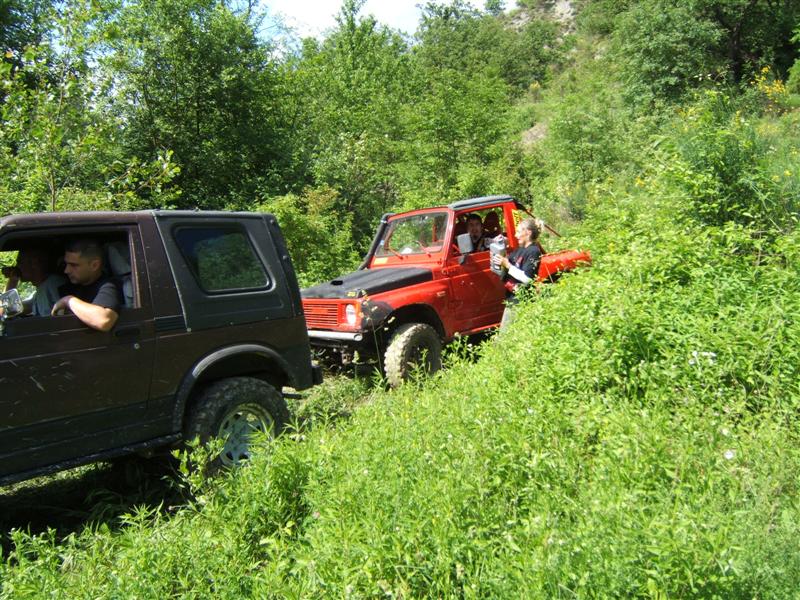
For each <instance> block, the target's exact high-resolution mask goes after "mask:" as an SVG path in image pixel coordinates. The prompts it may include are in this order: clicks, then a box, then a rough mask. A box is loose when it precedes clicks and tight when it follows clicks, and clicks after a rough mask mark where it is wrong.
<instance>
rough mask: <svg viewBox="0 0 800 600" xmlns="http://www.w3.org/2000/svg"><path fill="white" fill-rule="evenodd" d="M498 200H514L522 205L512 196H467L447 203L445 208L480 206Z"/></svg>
mask: <svg viewBox="0 0 800 600" xmlns="http://www.w3.org/2000/svg"><path fill="white" fill-rule="evenodd" d="M498 202H514V203H515V204H516V205H517V206H519V207H520V208H521V207H522V205H521V204H520V203H519V201H518V200H517V199H516V198H514V197H513V196H481V197H480V198H467V199H466V200H457V201H455V202H451V203H450V204H448V205H447V208H452V209H453V210H464V209H468V208H481V207H482V206H485V205H489V204H497V203H498Z"/></svg>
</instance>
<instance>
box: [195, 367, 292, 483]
mask: <svg viewBox="0 0 800 600" xmlns="http://www.w3.org/2000/svg"><path fill="white" fill-rule="evenodd" d="M288 420H289V410H288V409H287V407H286V402H285V401H284V399H283V396H281V394H280V393H279V392H278V391H277V390H276V389H275V388H274V387H272V386H271V385H270V384H268V383H266V382H265V381H262V380H260V379H255V378H253V377H230V378H228V379H221V380H219V381H216V382H214V383H212V384H211V385H209V386H208V387H206V388H205V389H204V390H203V391H202V392H201V393H200V395H199V396H198V397H197V399H196V401H195V402H194V404H193V406H192V408H191V410H190V412H189V417H188V419H187V420H186V426H185V427H184V439H186V440H187V441H190V440H194V439H196V438H199V440H200V442H201V443H202V444H206V443H208V441H209V440H210V439H212V438H218V437H221V436H225V437H226V443H225V446H224V447H223V449H222V452H220V454H219V456H217V457H215V458H214V459H213V460H212V461H211V462H210V463H209V464H208V465H206V466H205V468H206V470H207V471H209V472H214V471H216V470H218V469H219V468H220V467H231V466H235V465H237V464H238V463H239V462H241V461H242V460H246V459H247V458H249V448H248V446H247V441H246V437H247V436H248V435H249V433H252V432H253V431H256V430H261V431H264V432H268V433H269V435H270V436H272V437H274V436H276V435H278V434H279V433H280V432H281V431H282V430H283V428H284V426H285V425H286V423H287V422H288ZM227 434H230V435H227Z"/></svg>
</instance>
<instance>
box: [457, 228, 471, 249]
mask: <svg viewBox="0 0 800 600" xmlns="http://www.w3.org/2000/svg"><path fill="white" fill-rule="evenodd" d="M456 243H457V244H458V251H459V252H461V254H469V253H470V252H472V239H470V237H469V234H468V233H462V234H460V235H457V236H456Z"/></svg>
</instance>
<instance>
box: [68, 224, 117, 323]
mask: <svg viewBox="0 0 800 600" xmlns="http://www.w3.org/2000/svg"><path fill="white" fill-rule="evenodd" d="M64 263H65V267H64V273H65V274H66V276H67V278H68V279H69V283H67V284H65V285H62V286H61V287H60V288H58V291H59V293H60V294H61V295H62V297H61V299H60V300H59V301H58V302H56V303H55V306H53V311H52V314H53V315H54V316H55V315H61V314H64V313H65V312H66V311H67V310H69V311H70V312H72V314H74V315H75V316H76V317H78V318H79V319H80V320H81V321H83V323H85V324H86V325H88V326H89V327H91V328H92V329H97V330H98V331H110V330H111V328H112V327H114V324H115V323H116V322H117V318H119V307H120V306H121V305H122V294H121V292H120V290H119V288H118V287H117V285H116V284H115V283H114V282H113V281H112V280H111V279H110V278H109V277H107V276H106V275H105V274H104V273H103V248H102V246H101V245H100V244H99V243H98V242H96V241H95V240H91V239H79V240H74V241H72V242H70V243H68V244H67V246H66V248H65V249H64Z"/></svg>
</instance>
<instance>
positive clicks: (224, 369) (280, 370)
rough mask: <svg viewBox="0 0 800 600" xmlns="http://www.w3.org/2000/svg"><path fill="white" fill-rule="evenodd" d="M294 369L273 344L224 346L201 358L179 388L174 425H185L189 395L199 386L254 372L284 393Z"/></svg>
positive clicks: (181, 426)
mask: <svg viewBox="0 0 800 600" xmlns="http://www.w3.org/2000/svg"><path fill="white" fill-rule="evenodd" d="M291 373H292V370H291V368H290V367H289V365H288V363H287V362H286V360H285V359H284V358H283V357H282V356H281V355H280V354H278V353H277V352H276V351H275V350H273V349H272V348H269V347H268V346H261V345H259V344H240V345H236V346H229V347H227V348H220V349H219V350H216V351H214V352H212V353H211V354H208V355H206V356H205V357H203V358H202V359H200V360H199V361H198V362H197V363H196V364H195V365H194V367H192V370H191V371H190V372H189V374H187V375H186V376H185V377H184V378H183V381H182V382H181V385H180V387H179V388H178V394H177V402H176V403H175V412H174V413H173V417H172V419H173V422H172V425H173V429H174V430H175V431H180V430H182V429H183V420H184V416H185V415H186V409H187V408H188V403H189V399H190V398H191V397H192V395H193V393H194V392H195V390H197V389H198V387H200V386H202V385H204V384H206V383H208V382H211V381H216V380H218V379H224V378H226V377H236V376H242V375H251V376H253V377H259V378H261V379H265V380H267V381H268V382H269V383H270V384H271V385H273V386H274V387H275V389H277V390H278V392H279V393H280V391H281V388H283V386H284V385H292V384H293V383H294V382H293V381H292V379H291Z"/></svg>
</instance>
